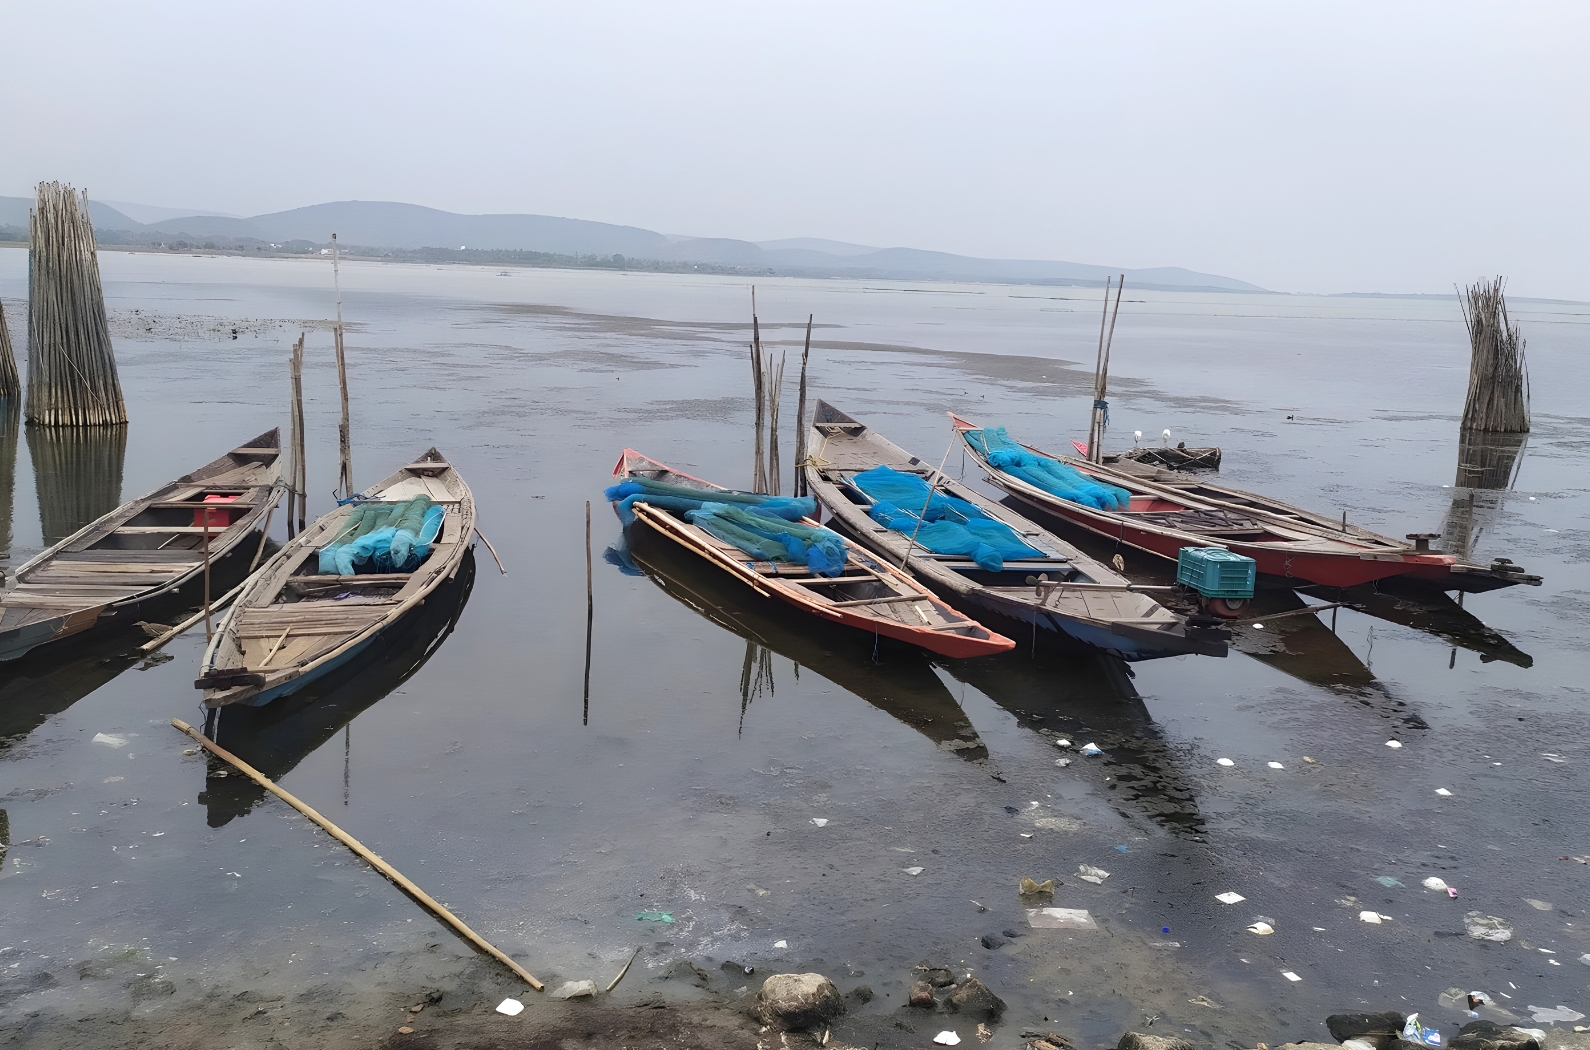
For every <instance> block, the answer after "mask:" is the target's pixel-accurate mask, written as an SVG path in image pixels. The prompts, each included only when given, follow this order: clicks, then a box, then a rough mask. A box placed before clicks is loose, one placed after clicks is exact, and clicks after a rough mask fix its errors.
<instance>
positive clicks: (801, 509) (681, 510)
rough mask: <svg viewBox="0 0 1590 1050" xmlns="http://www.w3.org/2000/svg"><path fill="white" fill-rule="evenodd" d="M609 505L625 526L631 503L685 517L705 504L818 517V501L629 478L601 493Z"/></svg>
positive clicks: (789, 516) (629, 521) (792, 518)
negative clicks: (749, 507)
mask: <svg viewBox="0 0 1590 1050" xmlns="http://www.w3.org/2000/svg"><path fill="white" fill-rule="evenodd" d="M602 495H603V496H605V497H607V501H608V502H609V503H615V504H617V505H618V517H619V520H620V521H622V522H623V523H624V524H625V525H631V524H633V523H634V521H635V512H634V511H632V510H630V509H629V508H630V504H632V503H647V504H650V505H651V506H653V507H657V508H659V509H661V510H666V511H672V512H673V513H675V514H681V515H682V514H685V513H687V512H689V511H692V510H695V509H696V508H698V507H700V506H701V505H702V504H703V503H706V502H709V501H710V502H712V503H731V504H743V505H747V506H754V507H756V509H757V510H760V511H762V512H763V513H766V514H773V515H776V516H777V517H780V518H784V519H786V520H788V521H799V520H801V519H802V518H809V517H811V516H812V515H814V514H816V513H817V501H816V500H814V499H811V498H809V497H807V498H797V497H794V496H768V495H765V494H764V493H760V492H735V491H733V490H730V489H723V490H717V489H711V490H709V489H698V488H693V487H691V486H689V485H675V484H672V483H670V482H667V481H653V480H652V479H651V478H626V479H624V480H623V481H621V482H619V483H618V484H617V485H609V486H608V487H607V488H606V489H605V490H604V491H603V493H602Z"/></svg>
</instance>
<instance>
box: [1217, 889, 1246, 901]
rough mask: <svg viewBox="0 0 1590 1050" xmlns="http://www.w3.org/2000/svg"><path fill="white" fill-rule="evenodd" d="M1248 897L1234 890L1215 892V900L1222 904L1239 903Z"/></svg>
mask: <svg viewBox="0 0 1590 1050" xmlns="http://www.w3.org/2000/svg"><path fill="white" fill-rule="evenodd" d="M1247 899H1248V898H1246V897H1244V896H1243V895H1242V894H1240V893H1237V892H1236V891H1234V890H1227V891H1226V892H1224V893H1217V894H1215V900H1217V901H1219V902H1220V903H1221V904H1237V903H1240V902H1241V901H1245V900H1247Z"/></svg>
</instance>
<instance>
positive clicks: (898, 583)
mask: <svg viewBox="0 0 1590 1050" xmlns="http://www.w3.org/2000/svg"><path fill="white" fill-rule="evenodd" d="M613 476H614V477H615V478H619V479H624V478H632V477H644V478H649V479H651V480H653V481H662V482H667V483H670V484H674V485H682V486H685V487H687V488H695V489H700V490H702V491H703V492H709V493H710V492H727V491H728V490H727V489H725V488H724V487H723V486H721V485H714V484H713V483H712V482H710V481H703V480H701V479H700V478H697V477H692V476H691V475H689V474H685V473H682V472H680V471H676V470H674V469H673V468H671V467H669V466H668V465H667V464H665V463H661V462H659V461H657V460H655V459H651V458H649V457H647V456H643V455H641V454H640V453H639V452H636V451H635V450H633V449H625V450H624V454H623V456H621V457H620V458H619V461H618V465H617V466H616V467H614V468H613ZM631 509H632V510H633V511H634V512H635V517H636V519H637V520H638V521H641V522H644V523H645V524H646V525H648V526H649V527H651V528H653V529H655V530H656V531H657V532H658V533H660V534H661V535H663V536H666V537H667V538H669V539H671V540H673V541H674V542H675V543H678V544H679V545H680V546H682V547H684V548H686V549H688V550H690V551H691V552H692V553H694V554H696V555H698V556H699V557H701V558H704V559H706V560H707V561H708V562H710V563H712V564H713V565H716V566H718V567H719V568H720V569H722V570H723V571H724V572H726V573H728V574H729V575H731V576H733V577H735V578H736V579H738V580H739V581H740V582H741V583H744V584H745V585H746V586H748V587H750V588H751V589H752V590H754V591H755V592H756V593H757V594H760V595H762V596H763V597H768V598H778V599H779V600H781V601H784V602H787V603H789V604H790V605H791V606H793V607H794V608H796V609H799V610H801V611H802V612H807V613H811V614H812V615H814V616H819V617H822V618H823V619H825V620H828V621H830V622H833V623H839V624H844V625H845V626H847V627H854V628H856V629H858V630H862V631H866V632H867V633H869V634H880V635H883V636H884V637H886V638H895V639H898V640H900V641H903V642H910V643H912V644H913V645H918V646H921V647H922V648H923V649H926V650H928V651H929V652H933V653H939V654H940V655H943V656H950V657H970V656H985V655H988V654H990V653H1002V652H1005V651H1007V650H1010V649H1014V648H1015V647H1016V643H1015V642H1013V641H1011V640H1010V639H1009V638H1006V637H1005V636H1003V635H1000V634H995V633H994V632H993V631H990V630H989V629H988V628H986V627H984V626H983V625H982V624H980V623H978V622H977V621H976V620H974V619H972V618H971V617H969V616H966V615H963V614H962V613H960V612H957V611H956V610H954V609H952V608H950V607H949V606H948V605H946V604H945V603H944V602H942V601H940V600H939V599H938V598H936V597H934V596H933V593H932V592H931V591H929V590H928V589H927V588H926V587H924V586H922V585H921V584H920V583H918V582H917V581H916V580H914V579H912V578H911V577H910V576H908V575H906V574H905V573H903V572H901V571H900V570H899V569H896V568H895V567H894V566H892V565H890V564H888V563H887V562H885V561H883V560H882V559H880V558H876V557H874V556H872V555H871V554H869V553H868V552H867V551H866V550H864V549H863V548H861V547H860V546H858V545H856V544H855V543H852V542H851V541H849V540H844V541H843V542H844V545H845V556H846V557H845V566H844V569H843V571H842V572H841V573H840V574H839V575H838V576H832V577H830V576H822V575H818V574H816V573H814V572H812V571H811V570H810V569H809V568H807V567H806V566H805V565H795V564H790V563H787V562H768V561H757V560H755V559H753V558H752V557H751V556H750V555H748V554H746V553H745V552H744V551H742V550H740V549H739V548H738V547H735V546H733V545H732V544H729V543H726V542H724V541H723V540H720V539H718V538H717V537H716V536H713V535H712V534H711V533H709V532H707V531H706V530H705V529H702V528H700V527H699V526H696V525H692V524H691V523H689V522H687V521H685V520H684V518H682V517H679V516H677V515H675V514H673V513H671V512H670V511H666V510H663V509H661V508H659V507H654V506H652V505H650V504H647V503H644V502H641V501H640V500H638V499H637V500H636V501H634V502H633V503H632V504H631ZM804 524H807V525H816V524H817V523H816V522H814V521H810V520H806V521H805V522H804Z"/></svg>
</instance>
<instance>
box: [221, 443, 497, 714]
mask: <svg viewBox="0 0 1590 1050" xmlns="http://www.w3.org/2000/svg"><path fill="white" fill-rule="evenodd" d="M416 496H428V497H430V499H431V501H432V502H433V503H435V504H438V505H440V506H442V507H443V508H445V509H446V514H445V516H444V517H443V518H442V525H441V531H440V532H439V534H438V535H437V536H436V539H435V541H434V542H433V543H432V544H431V549H430V553H429V555H428V556H427V557H426V558H425V560H424V561H422V562H421V563H420V565H419V567H418V568H416V569H414V570H413V571H412V572H392V573H370V574H355V575H326V574H322V573H321V572H320V565H319V558H318V555H319V552H320V549H321V548H322V547H325V546H327V545H328V544H330V543H332V542H334V541H336V540H337V539H338V538H339V537H340V536H341V535H342V534H343V526H344V525H345V524H346V523H347V522H348V519H349V517H350V515H352V514H353V513H354V511H355V508H356V507H357V506H358V505H359V504H360V503H369V502H379V503H400V502H404V501H406V500H411V499H413V498H415V497H416ZM474 527H475V499H474V497H473V496H472V495H470V492H469V486H468V485H466V484H465V483H464V479H463V478H462V477H461V476H460V475H459V473H458V471H457V470H455V469H453V466H452V464H450V463H448V462H447V460H446V459H444V458H443V457H442V454H441V453H440V452H438V451H436V449H434V448H433V449H430V450H429V451H427V452H426V453H425V454H424V455H423V456H421V457H420V458H419V459H417V460H416V461H414V462H413V463H410V464H409V465H408V466H406V467H403V468H401V469H400V470H398V471H397V473H395V474H393V475H391V476H390V477H388V478H386V479H384V480H382V481H381V482H379V483H377V484H375V485H372V486H370V487H369V488H367V489H365V490H364V491H363V492H361V493H359V494H358V496H356V497H355V498H354V500H353V501H350V502H348V503H345V504H342V505H340V506H338V507H337V509H336V510H333V511H331V512H330V513H329V514H326V515H324V516H323V517H321V518H319V519H317V520H316V521H315V522H314V523H313V524H312V525H310V526H309V527H308V528H307V529H305V530H304V531H303V532H301V533H299V534H298V536H297V538H295V539H293V540H292V541H291V542H289V543H288V544H287V545H286V546H285V547H283V548H282V549H281V550H279V551H277V552H276V554H275V556H274V557H272V558H271V560H270V561H268V562H266V563H265V565H264V566H263V567H261V569H260V571H259V573H258V575H256V576H255V578H254V580H253V582H251V583H250V584H249V585H248V587H246V588H245V589H244V590H243V593H242V594H240V595H238V597H237V601H236V602H234V603H233V604H232V607H231V608H230V609H229V610H227V614H226V618H225V619H224V620H222V621H221V624H220V626H219V627H218V628H217V629H216V632H215V636H214V637H213V638H211V639H210V645H209V648H207V649H206V650H205V652H204V663H203V666H202V668H201V673H200V676H199V678H198V680H197V681H195V682H194V683H193V684H194V685H195V686H197V687H198V688H200V689H203V690H204V704H205V706H206V707H210V708H218V707H225V706H227V705H228V704H247V705H249V706H251V707H259V706H261V705H263V704H268V703H270V702H271V701H272V700H275V699H276V698H278V697H281V696H286V695H288V694H290V693H294V692H296V691H298V690H299V689H302V688H303V687H304V686H306V685H308V684H309V683H310V682H313V681H314V680H315V679H317V678H319V677H320V676H322V675H324V674H327V673H328V672H330V671H332V670H335V669H336V668H338V667H340V666H342V665H343V664H345V663H347V662H348V661H350V660H352V659H353V658H354V657H356V656H358V655H359V654H360V653H361V652H363V651H364V650H365V648H366V647H368V646H369V645H370V643H371V642H373V641H375V639H376V638H378V637H380V635H381V633H382V632H383V631H386V630H387V629H389V628H391V627H392V626H393V625H395V624H397V623H398V622H400V621H401V620H402V619H403V618H404V617H405V616H407V615H408V614H409V613H411V612H412V611H413V610H415V609H416V608H418V607H419V606H420V605H421V604H422V603H423V602H424V601H425V599H426V597H427V596H428V595H429V594H430V593H431V592H432V591H434V590H436V588H437V587H438V586H440V585H441V583H442V582H443V581H444V580H448V579H451V578H452V577H453V576H454V574H456V573H457V572H458V567H459V565H460V564H461V563H462V562H463V559H464V552H465V551H466V550H468V549H469V537H470V533H471V532H472V531H473V530H474Z"/></svg>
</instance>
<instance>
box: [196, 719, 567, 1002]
mask: <svg viewBox="0 0 1590 1050" xmlns="http://www.w3.org/2000/svg"><path fill="white" fill-rule="evenodd" d="M171 724H172V725H173V726H174V727H175V728H176V729H178V730H179V731H181V732H183V733H186V734H187V735H188V736H189V737H191V738H192V739H193V740H194V741H195V742H196V743H197V744H198V745H199V746H200V747H202V748H204V749H205V750H206V751H208V752H210V753H211V754H213V755H215V757H217V758H219V759H220V760H221V761H223V762H226V763H229V764H230V765H232V766H233V767H234V768H236V769H237V770H238V771H240V772H241V773H242V774H243V775H244V776H246V777H248V778H249V779H251V780H253V781H254V783H256V784H258V785H259V786H260V787H262V788H264V789H265V790H266V791H269V792H270V793H271V794H273V795H275V796H276V797H277V798H279V799H281V800H282V801H283V802H285V803H287V804H288V805H289V806H291V807H293V808H294V809H296V810H297V811H298V812H300V813H302V814H303V815H304V816H306V817H308V818H309V819H310V820H312V821H314V822H315V823H316V824H318V825H320V827H321V828H322V829H324V830H325V832H326V833H327V834H328V835H330V836H331V837H332V838H334V839H336V840H337V841H338V842H340V843H342V844H343V845H344V846H347V847H348V848H349V849H351V850H353V852H355V853H357V854H358V855H359V856H360V857H361V858H362V859H363V860H364V861H365V862H366V863H368V864H369V865H370V866H371V867H373V868H375V870H376V871H379V872H380V873H381V874H382V875H385V876H386V877H387V878H388V879H390V880H391V881H392V882H393V883H394V884H395V885H396V886H397V887H398V889H400V890H402V891H403V892H404V893H407V894H408V895H409V896H410V897H413V898H414V899H415V900H416V901H419V903H420V904H422V905H424V906H425V907H426V908H428V909H430V910H431V912H432V913H434V914H435V915H436V917H437V918H439V919H441V920H442V921H443V922H445V923H447V924H448V925H449V926H451V927H452V928H453V929H455V930H457V931H458V932H459V934H461V935H462V936H463V937H464V938H465V939H466V940H468V941H469V942H470V943H471V944H473V945H475V947H477V948H479V949H480V950H481V951H483V952H485V953H486V954H487V955H490V956H491V957H492V958H493V959H496V960H497V961H498V962H500V963H502V964H503V965H504V966H506V967H508V968H509V969H510V970H512V971H513V972H514V973H516V974H518V975H519V976H520V977H522V978H523V979H524V980H525V981H526V982H527V983H528V984H529V985H530V987H532V988H534V989H535V990H536V991H538V992H539V991H543V990H544V988H545V986H544V985H542V983H541V982H540V981H538V980H536V979H535V978H534V977H532V976H531V975H530V973H529V971H528V970H526V969H525V968H524V967H522V966H520V965H519V964H518V963H516V962H514V961H513V959H512V958H510V957H509V956H508V955H507V954H506V953H505V952H503V951H501V950H500V949H498V948H497V947H496V946H495V945H493V944H492V943H491V942H490V941H488V940H486V938H484V937H482V936H481V935H480V934H478V933H476V932H475V931H474V930H472V929H470V928H469V927H468V926H466V925H464V923H463V921H462V920H460V919H459V918H458V916H456V915H454V914H453V913H452V912H450V911H448V910H447V909H446V908H445V907H443V906H442V905H441V903H440V902H438V901H437V900H436V899H435V898H434V897H432V896H431V895H430V894H428V893H426V892H425V891H424V890H422V889H420V888H419V887H418V886H416V885H415V884H414V883H412V882H410V881H409V880H408V879H407V878H405V877H404V876H403V873H402V872H400V871H398V870H397V869H396V868H394V867H393V866H392V865H390V864H388V863H387V862H386V861H384V860H382V859H381V858H380V857H379V856H377V855H376V854H374V853H372V852H371V851H370V850H369V849H367V848H365V845H364V843H362V842H360V841H359V840H358V839H356V838H354V837H353V836H352V835H350V834H348V833H347V832H346V831H343V830H342V829H341V828H339V827H337V825H335V824H333V823H332V822H331V821H329V820H327V819H326V818H325V817H324V816H322V815H321V814H320V813H318V812H316V811H315V810H314V809H312V808H311V807H310V806H308V805H306V804H305V803H303V802H300V801H299V800H298V799H297V798H294V797H293V796H292V795H291V794H290V793H288V792H287V791H286V790H284V789H282V788H280V787H278V786H277V785H276V783H275V782H274V781H272V780H271V779H270V778H269V777H267V776H266V775H265V774H263V773H261V772H260V771H259V770H257V769H255V768H254V767H253V766H251V765H249V764H248V763H247V762H245V761H243V760H242V759H241V758H238V757H237V756H236V755H234V754H232V753H231V752H230V751H228V750H226V749H225V748H223V747H221V746H220V745H219V744H217V743H216V742H215V741H213V740H211V739H209V738H208V737H205V736H204V735H203V734H201V733H200V732H199V731H198V730H197V729H194V728H193V727H192V726H190V725H188V723H186V722H184V721H183V720H182V719H180V718H173V719H172V720H171Z"/></svg>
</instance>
